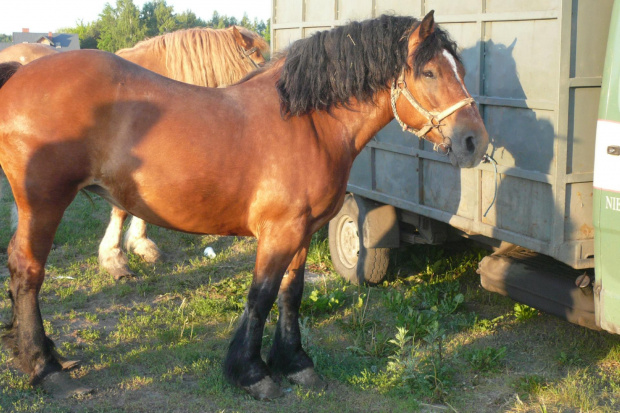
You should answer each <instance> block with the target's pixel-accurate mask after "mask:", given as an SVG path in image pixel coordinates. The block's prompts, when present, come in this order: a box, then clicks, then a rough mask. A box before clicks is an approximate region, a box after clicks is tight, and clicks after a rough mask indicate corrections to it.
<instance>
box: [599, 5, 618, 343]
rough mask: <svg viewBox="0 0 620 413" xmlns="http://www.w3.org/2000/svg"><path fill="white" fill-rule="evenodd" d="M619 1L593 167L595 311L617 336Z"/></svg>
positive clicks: (613, 20) (600, 319) (613, 22)
mask: <svg viewBox="0 0 620 413" xmlns="http://www.w3.org/2000/svg"><path fill="white" fill-rule="evenodd" d="M619 88H620V2H618V1H616V2H615V4H614V9H613V13H612V18H611V27H610V29H609V40H608V42H607V56H606V60H605V70H604V74H603V85H602V89H601V100H600V104H599V121H598V125H597V130H596V147H595V167H594V184H593V186H594V227H595V232H594V234H595V235H594V240H595V255H594V257H595V271H596V282H595V286H594V291H595V301H594V304H595V310H596V319H597V324H599V325H600V326H601V328H603V329H605V330H608V331H611V332H614V333H617V334H618V333H620V89H619Z"/></svg>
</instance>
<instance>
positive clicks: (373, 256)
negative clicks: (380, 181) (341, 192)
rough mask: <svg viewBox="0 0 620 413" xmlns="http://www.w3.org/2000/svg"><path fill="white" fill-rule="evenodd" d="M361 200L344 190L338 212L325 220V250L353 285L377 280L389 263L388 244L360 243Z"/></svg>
mask: <svg viewBox="0 0 620 413" xmlns="http://www.w3.org/2000/svg"><path fill="white" fill-rule="evenodd" d="M364 202H365V200H364V199H362V198H357V197H354V196H353V195H351V194H348V195H347V196H346V197H345V200H344V204H343V205H342V209H341V210H340V212H339V213H338V214H337V215H336V216H335V217H334V218H333V219H332V220H331V221H330V222H329V250H330V253H331V257H332V263H333V265H334V268H335V269H336V271H337V272H338V274H340V275H341V276H342V277H344V278H345V279H347V280H348V281H350V282H351V283H353V284H356V285H357V284H364V283H368V284H378V283H380V282H381V281H382V280H383V278H384V277H385V274H386V273H387V268H388V263H389V252H390V249H389V248H366V247H364V239H363V236H364V231H363V230H362V228H363V224H362V223H363V222H364V220H365V218H366V211H367V210H368V208H365V205H364ZM367 225H368V224H367ZM368 230H369V228H367V229H366V232H368Z"/></svg>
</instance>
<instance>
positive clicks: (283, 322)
mask: <svg viewBox="0 0 620 413" xmlns="http://www.w3.org/2000/svg"><path fill="white" fill-rule="evenodd" d="M303 271H304V269H303V266H302V267H301V268H298V269H294V270H291V271H289V274H288V277H287V279H285V280H284V281H283V283H282V289H281V290H280V297H279V299H278V309H279V313H280V317H279V318H278V324H277V327H276V332H275V338H274V343H273V345H272V347H271V350H270V352H269V358H268V365H269V368H271V369H272V371H274V372H277V373H280V374H283V375H289V374H292V373H297V372H299V371H302V370H305V369H306V368H309V367H314V363H313V362H312V359H311V358H310V357H309V356H308V355H307V354H306V352H305V351H304V349H303V348H302V345H301V332H300V330H299V306H300V305H301V299H302V294H303V286H304V284H303V278H304V275H303Z"/></svg>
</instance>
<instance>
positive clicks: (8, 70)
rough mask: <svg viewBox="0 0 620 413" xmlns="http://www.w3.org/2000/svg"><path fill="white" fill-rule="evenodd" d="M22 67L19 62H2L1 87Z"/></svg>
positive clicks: (0, 64) (0, 65) (0, 71)
mask: <svg viewBox="0 0 620 413" xmlns="http://www.w3.org/2000/svg"><path fill="white" fill-rule="evenodd" d="M20 67H22V64H21V63H19V62H5V63H0V88H1V87H2V86H4V84H5V83H6V82H7V81H8V80H9V79H10V78H11V76H13V75H14V74H15V72H17V70H19V68H20Z"/></svg>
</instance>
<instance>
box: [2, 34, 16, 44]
mask: <svg viewBox="0 0 620 413" xmlns="http://www.w3.org/2000/svg"><path fill="white" fill-rule="evenodd" d="M0 43H13V35H10V34H0Z"/></svg>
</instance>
